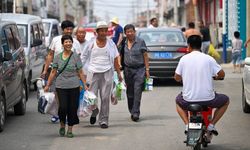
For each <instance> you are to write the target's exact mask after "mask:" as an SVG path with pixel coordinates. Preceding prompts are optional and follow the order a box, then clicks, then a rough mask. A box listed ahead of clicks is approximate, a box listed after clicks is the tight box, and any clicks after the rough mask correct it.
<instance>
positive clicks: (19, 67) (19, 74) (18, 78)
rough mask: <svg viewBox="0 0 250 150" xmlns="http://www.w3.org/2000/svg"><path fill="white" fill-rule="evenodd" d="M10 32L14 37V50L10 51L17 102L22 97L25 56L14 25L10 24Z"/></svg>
mask: <svg viewBox="0 0 250 150" xmlns="http://www.w3.org/2000/svg"><path fill="white" fill-rule="evenodd" d="M11 32H12V35H13V38H14V44H15V50H14V51H13V52H12V54H13V56H14V57H13V61H14V65H15V66H14V69H15V70H14V74H15V88H16V94H17V95H16V99H15V101H16V102H17V101H18V100H20V98H21V97H22V85H23V78H24V74H23V73H24V71H23V70H24V67H25V59H24V58H25V57H24V49H23V47H22V45H21V39H20V36H19V32H18V29H17V26H16V25H12V26H11Z"/></svg>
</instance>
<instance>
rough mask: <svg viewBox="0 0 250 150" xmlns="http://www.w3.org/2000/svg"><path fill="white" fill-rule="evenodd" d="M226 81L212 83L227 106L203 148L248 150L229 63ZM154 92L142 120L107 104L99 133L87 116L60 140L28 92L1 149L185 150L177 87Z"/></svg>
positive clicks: (245, 117) (249, 119) (248, 118)
mask: <svg viewBox="0 0 250 150" xmlns="http://www.w3.org/2000/svg"><path fill="white" fill-rule="evenodd" d="M223 67H224V68H225V70H226V73H227V75H226V78H225V80H224V81H216V83H215V85H216V87H215V89H216V90H217V92H222V93H226V94H227V95H228V96H229V97H230V99H231V104H230V106H229V109H228V112H227V113H226V115H225V116H224V117H223V119H222V120H221V121H220V122H219V123H218V124H217V128H218V130H219V134H220V135H219V136H218V137H215V138H214V139H213V141H212V144H211V145H209V147H208V148H206V150H249V149H250V142H248V141H249V140H248V139H249V136H250V114H244V113H243V112H242V110H241V75H240V74H232V73H231V72H232V69H231V67H230V66H228V65H224V66H223ZM160 82H161V83H159V82H158V83H157V84H156V86H155V87H154V91H153V92H145V93H143V101H142V107H141V120H140V122H138V123H135V122H132V121H131V120H130V118H129V117H130V116H129V113H128V111H127V104H126V102H125V101H120V102H119V103H118V105H116V106H113V105H111V111H110V126H109V128H108V129H101V128H100V127H99V126H98V125H94V126H91V125H89V118H86V119H81V123H80V124H79V125H78V126H75V130H74V133H75V137H74V138H73V139H69V138H66V137H59V136H58V128H59V125H58V124H52V123H50V122H49V116H47V115H41V114H39V113H38V112H37V100H36V93H35V92H32V93H31V95H30V100H29V101H28V104H27V113H26V115H25V116H14V115H13V111H10V112H9V114H8V118H7V122H6V127H5V130H4V132H2V133H0V150H59V149H60V150H73V149H74V150H77V149H79V150H100V149H101V150H115V149H117V150H186V149H190V148H187V147H186V146H185V144H184V143H183V141H184V139H185V136H184V134H183V130H184V125H183V124H182V122H181V120H180V119H179V117H178V115H177V113H176V110H175V102H174V99H175V96H176V95H177V94H178V93H179V92H180V90H181V86H180V85H178V84H176V83H175V82H173V81H169V80H161V81H160Z"/></svg>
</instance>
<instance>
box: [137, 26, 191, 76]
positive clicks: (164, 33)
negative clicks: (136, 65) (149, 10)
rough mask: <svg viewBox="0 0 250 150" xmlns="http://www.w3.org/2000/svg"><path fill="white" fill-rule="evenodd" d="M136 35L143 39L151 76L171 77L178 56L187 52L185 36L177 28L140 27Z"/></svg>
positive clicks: (177, 61)
mask: <svg viewBox="0 0 250 150" xmlns="http://www.w3.org/2000/svg"><path fill="white" fill-rule="evenodd" d="M137 35H138V36H139V37H140V38H142V39H144V41H145V43H146V45H147V48H148V56H149V68H150V75H151V76H152V77H153V78H173V77H174V73H175V69H176V67H177V65H178V63H179V60H180V58H181V57H182V56H183V55H185V54H186V53H188V49H187V42H186V38H185V37H184V35H183V33H182V31H181V30H180V29H177V28H153V29H152V28H142V29H138V30H137Z"/></svg>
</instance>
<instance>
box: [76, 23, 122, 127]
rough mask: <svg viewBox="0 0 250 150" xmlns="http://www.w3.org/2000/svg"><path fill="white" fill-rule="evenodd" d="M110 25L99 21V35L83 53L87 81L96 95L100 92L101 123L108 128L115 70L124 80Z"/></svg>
mask: <svg viewBox="0 0 250 150" xmlns="http://www.w3.org/2000/svg"><path fill="white" fill-rule="evenodd" d="M107 32H108V25H107V23H106V22H104V21H100V22H98V23H97V27H96V33H97V37H95V38H93V39H92V40H91V41H90V42H88V44H87V45H86V47H85V50H84V53H82V55H81V60H82V63H83V65H85V64H88V65H87V83H88V84H89V91H91V92H94V93H95V95H98V92H99V94H100V100H101V106H100V114H99V125H100V127H101V128H103V129H105V128H108V123H109V122H108V121H109V104H110V100H111V93H112V88H113V75H114V70H116V71H117V73H118V77H119V80H120V81H122V77H121V72H120V66H119V64H118V57H119V53H118V50H117V48H116V45H115V43H114V42H113V41H112V40H111V39H108V38H107ZM98 112H99V110H98V108H97V109H95V110H93V113H92V115H91V117H90V124H95V122H96V116H97V114H98Z"/></svg>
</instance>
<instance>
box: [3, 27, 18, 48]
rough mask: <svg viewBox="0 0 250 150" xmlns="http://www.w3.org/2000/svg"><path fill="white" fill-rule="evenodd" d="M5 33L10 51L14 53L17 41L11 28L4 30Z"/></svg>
mask: <svg viewBox="0 0 250 150" xmlns="http://www.w3.org/2000/svg"><path fill="white" fill-rule="evenodd" d="M4 33H5V36H6V38H7V41H8V45H9V51H10V52H12V51H13V50H15V39H14V37H13V35H12V33H11V30H10V28H6V29H4Z"/></svg>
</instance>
